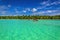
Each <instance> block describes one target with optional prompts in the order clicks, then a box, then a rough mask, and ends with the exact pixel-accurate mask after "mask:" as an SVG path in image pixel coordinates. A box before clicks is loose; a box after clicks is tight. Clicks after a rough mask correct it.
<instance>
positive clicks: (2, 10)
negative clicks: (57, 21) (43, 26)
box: [0, 0, 60, 16]
mask: <svg viewBox="0 0 60 40" xmlns="http://www.w3.org/2000/svg"><path fill="white" fill-rule="evenodd" d="M4 15H5V16H11V15H13V16H17V15H20V16H21V15H51V16H52V15H60V0H0V16H4Z"/></svg>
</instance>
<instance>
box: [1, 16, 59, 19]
mask: <svg viewBox="0 0 60 40" xmlns="http://www.w3.org/2000/svg"><path fill="white" fill-rule="evenodd" d="M0 19H60V15H56V16H30V15H29V16H24V15H23V16H0Z"/></svg>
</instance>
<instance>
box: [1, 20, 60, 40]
mask: <svg viewBox="0 0 60 40" xmlns="http://www.w3.org/2000/svg"><path fill="white" fill-rule="evenodd" d="M0 40H60V20H42V19H41V20H38V21H35V20H27V19H26V20H23V19H22V20H19V19H11V20H10V19H6V20H5V19H1V20H0Z"/></svg>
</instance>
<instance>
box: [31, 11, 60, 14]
mask: <svg viewBox="0 0 60 40" xmlns="http://www.w3.org/2000/svg"><path fill="white" fill-rule="evenodd" d="M58 14H59V15H60V12H59V10H46V11H39V12H35V13H32V14H31V15H58Z"/></svg>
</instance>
